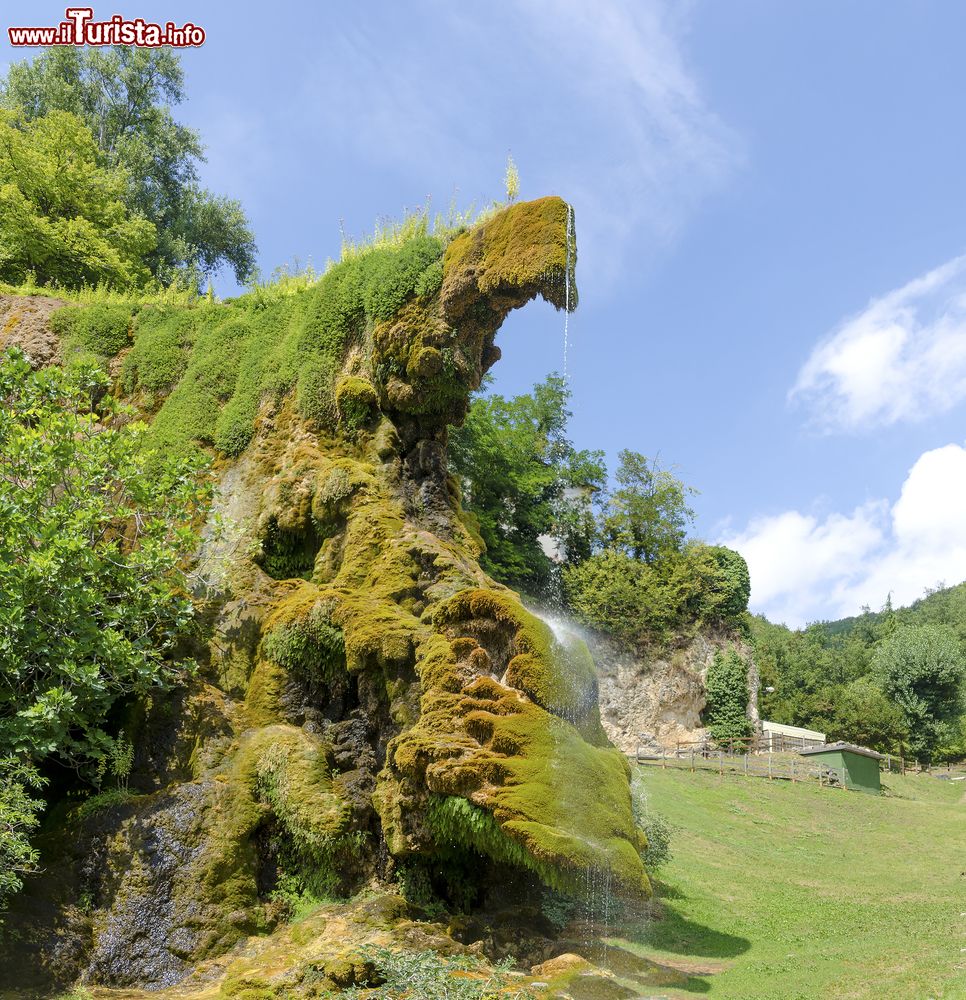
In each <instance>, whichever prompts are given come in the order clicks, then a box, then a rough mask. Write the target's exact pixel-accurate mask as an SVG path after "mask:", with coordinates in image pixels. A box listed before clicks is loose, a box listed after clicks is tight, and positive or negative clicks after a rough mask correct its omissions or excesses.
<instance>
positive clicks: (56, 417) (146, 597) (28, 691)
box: [0, 351, 209, 775]
mask: <svg viewBox="0 0 966 1000" xmlns="http://www.w3.org/2000/svg"><path fill="white" fill-rule="evenodd" d="M106 389H107V380H106V377H105V376H104V375H103V374H101V373H100V372H99V371H98V370H97V369H94V368H84V367H78V368H77V369H76V370H72V371H70V372H65V371H63V370H61V369H59V368H48V369H44V370H40V371H32V370H31V368H30V366H29V364H28V363H27V361H26V359H25V358H24V356H23V355H22V354H21V353H19V352H15V351H12V352H8V353H7V354H6V355H5V356H4V357H3V359H2V362H0V402H2V408H0V756H5V757H8V758H13V759H15V760H17V761H23V762H34V763H39V762H41V761H43V760H44V758H46V757H48V756H51V755H57V756H58V757H59V758H60V759H61V760H62V761H64V762H66V763H68V764H70V765H72V766H74V767H76V768H77V769H78V770H80V771H81V772H82V773H86V774H88V775H91V774H96V773H97V771H98V768H99V767H100V769H101V771H102V770H103V761H104V760H105V758H108V757H110V755H111V752H112V749H113V748H114V745H115V742H116V741H115V739H114V737H112V736H111V734H110V733H109V732H108V728H107V726H106V719H107V716H108V712H109V710H110V709H111V707H112V706H113V705H115V704H116V703H117V702H118V700H119V699H121V698H124V697H125V696H130V695H137V694H141V693H144V692H147V691H150V690H156V689H158V688H161V687H164V686H166V685H169V684H171V683H173V682H176V681H178V680H179V679H180V678H182V677H183V676H184V674H185V671H186V670H187V669H188V665H187V664H186V663H185V662H182V661H180V660H179V659H178V657H177V656H176V644H177V642H178V639H179V636H181V635H183V634H184V633H185V631H186V630H187V629H188V628H189V625H190V623H191V621H192V617H193V606H192V601H191V600H190V597H189V595H188V594H187V592H186V590H185V561H186V559H187V557H188V556H189V554H190V553H191V552H192V551H193V550H194V548H195V546H196V544H197V536H196V533H195V532H194V531H193V530H192V527H191V523H192V519H194V518H195V517H197V515H198V514H199V513H200V510H201V508H202V507H203V505H204V504H205V503H206V502H207V499H208V494H209V487H208V486H207V485H202V486H199V485H198V482H199V475H200V476H201V481H202V483H203V484H204V482H205V480H206V477H205V476H204V475H203V474H202V470H201V469H200V468H199V467H198V466H197V464H194V465H192V464H188V463H181V462H179V463H174V462H171V461H165V460H163V459H159V458H158V457H157V456H154V457H153V459H152V456H150V455H146V454H144V452H143V450H142V449H141V447H140V439H141V433H142V431H143V429H144V428H143V425H141V424H137V423H122V422H118V421H117V419H116V418H117V417H118V416H119V415H120V414H119V411H118V408H117V406H116V404H115V402H114V400H113V399H112V398H111V397H110V396H108V395H106ZM149 461H150V462H151V464H150V473H149V472H148V471H147V463H148V462H149Z"/></svg>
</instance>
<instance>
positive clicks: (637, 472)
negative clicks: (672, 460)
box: [603, 450, 696, 563]
mask: <svg viewBox="0 0 966 1000" xmlns="http://www.w3.org/2000/svg"><path fill="white" fill-rule="evenodd" d="M695 493H696V491H695V490H694V489H692V488H691V487H690V486H685V485H684V483H682V482H681V481H680V480H679V479H677V478H676V477H675V476H674V475H673V474H672V473H671V472H670V471H669V470H668V469H662V468H661V466H660V465H659V464H658V462H657V460H656V459H648V458H645V457H644V456H643V455H641V454H639V453H638V452H636V451H626V450H625V451H622V452H621V453H620V467H619V468H618V470H617V489H616V490H614V491H613V492H612V493H611V494H610V496H609V497H608V500H607V507H606V511H605V515H604V522H603V533H604V537H605V539H606V540H607V544H608V545H610V546H611V547H612V548H617V549H620V550H622V551H624V552H626V553H628V554H629V555H631V556H633V557H634V558H635V559H640V560H642V561H643V562H646V563H654V562H657V561H658V560H660V559H662V558H665V557H666V556H668V555H669V554H671V553H672V552H677V551H679V550H680V548H681V546H682V545H683V544H684V538H685V535H686V532H687V527H688V525H689V524H690V523H691V522H692V521H693V520H694V511H693V510H692V509H691V508H690V507H689V506H688V497H689V496H693V495H694V494H695Z"/></svg>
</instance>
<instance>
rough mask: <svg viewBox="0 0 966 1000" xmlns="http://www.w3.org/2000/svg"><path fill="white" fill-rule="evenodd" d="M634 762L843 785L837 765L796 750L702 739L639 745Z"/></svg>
mask: <svg viewBox="0 0 966 1000" xmlns="http://www.w3.org/2000/svg"><path fill="white" fill-rule="evenodd" d="M636 756H637V763H638V764H645V765H649V766H652V767H662V768H669V767H673V768H678V769H681V770H687V771H691V772H694V771H716V772H717V773H718V774H725V773H728V774H746V775H753V776H754V777H758V778H769V779H772V780H776V781H793V782H797V781H816V782H818V784H820V785H823V786H829V787H831V788H844V787H845V785H844V783H843V780H842V779H843V775H842V772H841V770H840V769H839V768H835V767H826V766H825V765H824V764H819V763H817V762H815V761H810V760H808V759H807V758H805V757H799V756H798V755H797V754H794V753H789V754H780V753H749V752H741V751H740V750H736V751H733V750H725V749H721V748H718V747H711V746H709V745H707V744H702V743H691V744H678V745H677V747H675V748H672V749H664V748H662V749H660V750H658V749H654V750H650V749H645V748H643V747H641V748H638V752H637V755H636Z"/></svg>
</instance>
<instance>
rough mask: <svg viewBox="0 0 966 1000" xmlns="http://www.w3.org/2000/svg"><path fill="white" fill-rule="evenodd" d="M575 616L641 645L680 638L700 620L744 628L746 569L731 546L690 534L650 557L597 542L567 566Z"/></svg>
mask: <svg viewBox="0 0 966 1000" xmlns="http://www.w3.org/2000/svg"><path fill="white" fill-rule="evenodd" d="M563 580H564V592H565V594H566V597H567V601H568V603H569V605H570V607H571V610H572V611H573V613H574V616H575V617H576V618H577V619H578V620H580V621H581V622H582V623H583V624H585V625H588V626H590V627H591V628H596V629H600V630H602V631H605V632H609V633H610V634H611V635H613V636H616V637H617V638H619V639H623V640H624V641H625V642H627V643H628V644H629V645H632V646H636V647H638V648H644V647H649V646H655V645H658V646H660V645H666V644H668V643H670V642H673V641H679V640H682V639H687V638H689V637H690V636H692V635H694V634H695V632H696V631H697V630H698V629H700V628H702V627H705V626H707V627H712V628H725V629H738V630H743V629H744V612H745V609H746V607H747V603H748V582H747V581H748V569H747V566H746V565H745V562H744V560H743V559H742V558H741V556H740V555H738V553H737V552H733V551H732V550H731V549H725V548H723V547H722V546H712V545H704V544H703V543H701V542H692V543H689V544H687V545H685V546H684V548H683V549H682V550H681V551H680V552H675V553H672V554H669V555H668V556H667V557H666V558H664V559H663V560H661V561H660V562H656V563H646V562H643V561H641V560H639V559H635V558H633V556H631V555H628V554H627V553H626V552H623V551H621V550H619V549H614V548H604V549H602V550H600V551H599V552H596V553H594V554H593V555H591V556H590V557H589V558H587V559H585V560H584V561H582V562H580V563H577V564H574V565H571V566H567V567H566V568H565V569H564V573H563Z"/></svg>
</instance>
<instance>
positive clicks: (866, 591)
mask: <svg viewBox="0 0 966 1000" xmlns="http://www.w3.org/2000/svg"><path fill="white" fill-rule="evenodd" d="M964 494H966V448H963V447H961V446H959V445H956V444H950V445H946V446H945V447H942V448H936V449H934V450H932V451H927V452H925V453H923V454H922V455H920V457H919V458H918V459H917V460H916V462H915V464H914V465H913V466H912V468H911V469H910V470H909V473H908V475H907V476H906V479H905V482H904V483H903V485H902V489H901V492H900V495H899V497H898V499H897V500H896V501H895V502H894V503H892V504H890V502H889V501H888V500H878V501H873V502H869V503H866V504H863V505H862V506H860V507H857V508H856V509H855V510H853V511H851V512H849V513H845V514H842V513H830V514H825V515H821V516H820V515H816V514H811V513H802V512H800V511H797V510H791V511H785V512H783V513H781V514H777V515H773V516H769V517H762V518H757V519H755V520H753V521H751V523H750V524H749V525H748V526H747V528H746V529H745V530H744V531H741V532H738V533H735V534H732V535H731V536H730V537H726V538H725V539H723V543H724V544H725V545H729V546H731V547H732V548H734V549H737V550H738V551H739V552H741V553H742V555H744V557H745V559H747V561H748V566H749V569H750V571H751V601H752V608H753V610H755V611H760V612H764V613H765V614H766V615H767V616H768V617H769V618H771V619H772V620H773V621H783V622H785V623H787V624H788V625H791V626H800V625H803V624H805V623H807V622H809V621H816V620H820V619H834V618H839V617H843V616H846V615H853V614H857V613H858V612H859V610H860V609H861V607H862V605H866V604H867V605H869V606H871V607H873V608H878V607H880V606H881V605H882V603H883V602H884V601H885V599H886V597H887V595H889V594H890V593H891V594H892V600H893V602H894V603H895V604H908V603H910V602H911V601H913V600H915V599H916V598H917V597H921V596H922V593H923V590H924V589H925V588H927V587H932V586H935V585H936V584H937V583H939V582H942V581H945V582H947V583H950V584H952V583H959V582H960V581H962V580H964V579H966V518H964V517H963V513H962V497H963V496H964Z"/></svg>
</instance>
